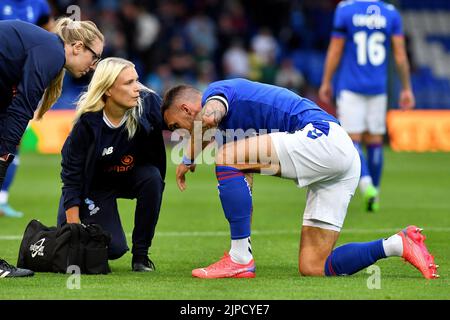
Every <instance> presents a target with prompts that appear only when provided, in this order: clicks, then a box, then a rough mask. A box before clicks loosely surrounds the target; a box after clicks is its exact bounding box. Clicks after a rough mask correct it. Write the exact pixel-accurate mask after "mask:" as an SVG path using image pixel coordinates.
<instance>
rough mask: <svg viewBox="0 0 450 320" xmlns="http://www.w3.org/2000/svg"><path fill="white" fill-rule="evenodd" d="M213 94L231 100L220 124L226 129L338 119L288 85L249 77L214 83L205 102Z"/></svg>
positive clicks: (287, 127)
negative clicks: (278, 84) (268, 82)
mask: <svg viewBox="0 0 450 320" xmlns="http://www.w3.org/2000/svg"><path fill="white" fill-rule="evenodd" d="M213 96H222V97H224V98H225V99H226V100H227V103H228V110H227V114H226V115H225V117H224V118H223V119H222V121H221V122H220V124H219V128H220V129H222V130H226V129H242V130H244V131H246V130H249V129H254V130H256V131H259V130H267V131H268V132H272V131H273V132H276V131H283V132H295V131H297V130H299V129H302V128H303V127H305V126H306V125H307V124H308V123H323V124H326V127H328V126H327V123H326V122H324V121H331V122H336V123H338V121H337V120H336V118H334V117H333V116H332V115H330V114H328V113H327V112H325V111H324V110H322V109H321V108H320V107H319V106H317V105H316V104H315V103H314V102H312V101H311V100H308V99H306V98H303V97H300V96H299V95H297V94H295V93H294V92H292V91H290V90H288V89H284V88H280V87H276V86H273V85H268V84H263V83H259V82H253V81H249V80H246V79H231V80H223V81H217V82H213V83H211V84H210V85H209V86H208V87H207V88H206V90H205V92H204V94H203V97H202V106H204V105H205V103H206V101H207V100H208V98H211V97H213ZM319 126H320V125H319ZM325 130H326V129H325Z"/></svg>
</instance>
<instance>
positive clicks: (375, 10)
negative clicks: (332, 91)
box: [332, 0, 403, 95]
mask: <svg viewBox="0 0 450 320" xmlns="http://www.w3.org/2000/svg"><path fill="white" fill-rule="evenodd" d="M402 34H403V30H402V22H401V17H400V14H399V13H398V11H397V10H396V9H395V7H394V6H393V5H391V4H386V3H384V2H383V1H376V0H372V1H368V0H359V1H358V0H356V1H353V0H348V1H343V2H341V3H339V5H338V7H337V8H336V11H335V16H334V22H333V34H332V35H333V37H345V39H346V41H345V48H344V52H343V55H342V59H341V64H340V68H339V71H338V74H337V79H336V80H337V84H336V89H337V91H341V90H350V91H354V92H357V93H361V94H366V95H373V94H382V93H386V86H387V72H388V70H387V62H388V59H389V51H390V48H391V37H392V36H394V35H402Z"/></svg>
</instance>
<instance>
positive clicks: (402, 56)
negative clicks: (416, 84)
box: [319, 0, 415, 211]
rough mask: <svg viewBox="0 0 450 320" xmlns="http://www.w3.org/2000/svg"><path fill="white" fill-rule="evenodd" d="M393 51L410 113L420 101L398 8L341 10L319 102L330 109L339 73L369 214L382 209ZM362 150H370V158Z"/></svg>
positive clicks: (370, 4)
mask: <svg viewBox="0 0 450 320" xmlns="http://www.w3.org/2000/svg"><path fill="white" fill-rule="evenodd" d="M391 46H392V51H393V55H394V60H395V62H396V64H397V67H398V71H399V75H400V80H401V85H402V90H401V93H400V100H399V105H400V108H402V109H411V108H413V107H414V104H415V100H414V95H413V93H412V91H411V83H410V73H409V62H408V57H407V55H406V50H405V42H404V37H403V31H402V22H401V18H400V15H399V13H398V12H397V10H396V9H395V7H394V6H392V5H390V4H386V3H384V2H382V1H362V0H361V1H358V0H356V1H343V2H341V3H340V4H339V5H338V7H337V9H336V12H335V16H334V31H333V33H332V38H331V42H330V45H329V48H328V53H327V58H326V62H325V70H324V74H323V79H322V85H321V87H320V89H319V96H320V98H321V99H322V100H323V101H324V102H326V103H330V101H331V97H332V93H333V88H332V84H331V83H332V78H333V75H334V73H335V71H336V70H337V69H338V67H339V74H338V77H337V79H336V83H337V88H336V91H337V92H338V97H337V115H338V119H339V121H340V122H341V125H342V127H343V128H344V129H345V130H346V131H347V132H348V133H349V135H350V137H351V138H352V140H353V143H354V145H355V147H356V149H357V150H358V152H359V155H360V158H361V179H360V182H359V188H360V191H361V193H362V194H363V196H364V203H365V208H366V210H367V211H377V210H378V209H379V187H380V179H381V174H382V169H383V135H384V133H385V132H386V125H385V117H386V108H387V94H386V88H387V74H388V68H387V65H388V59H389V54H390V51H391ZM362 144H365V145H366V147H367V158H366V156H365V154H364V151H363V146H362Z"/></svg>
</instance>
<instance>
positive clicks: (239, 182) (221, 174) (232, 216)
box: [216, 166, 252, 240]
mask: <svg viewBox="0 0 450 320" xmlns="http://www.w3.org/2000/svg"><path fill="white" fill-rule="evenodd" d="M216 176H217V181H218V182H219V185H218V188H219V195H220V201H221V203H222V208H223V211H224V213H225V217H226V218H227V220H228V222H229V223H230V231H231V239H232V240H239V239H245V238H248V237H250V225H251V210H252V194H251V191H250V188H249V186H248V184H247V180H246V179H245V175H244V173H243V172H241V171H240V170H238V169H235V168H232V167H227V166H216Z"/></svg>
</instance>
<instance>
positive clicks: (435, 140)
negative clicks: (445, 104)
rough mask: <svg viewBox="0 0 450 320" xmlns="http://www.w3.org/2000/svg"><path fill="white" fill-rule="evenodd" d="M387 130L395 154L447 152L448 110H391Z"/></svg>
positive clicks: (449, 134) (449, 145) (449, 135)
mask: <svg viewBox="0 0 450 320" xmlns="http://www.w3.org/2000/svg"><path fill="white" fill-rule="evenodd" d="M387 128H388V134H389V140H390V145H391V148H392V150H394V151H414V152H427V151H447V152H449V151H450V110H410V111H401V110H390V111H389V112H388V114H387Z"/></svg>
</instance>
